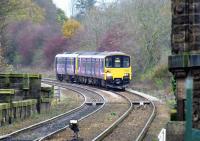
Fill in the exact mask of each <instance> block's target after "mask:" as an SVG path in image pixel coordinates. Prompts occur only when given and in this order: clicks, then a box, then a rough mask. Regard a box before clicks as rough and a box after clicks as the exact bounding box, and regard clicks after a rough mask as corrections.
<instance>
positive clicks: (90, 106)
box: [0, 80, 105, 141]
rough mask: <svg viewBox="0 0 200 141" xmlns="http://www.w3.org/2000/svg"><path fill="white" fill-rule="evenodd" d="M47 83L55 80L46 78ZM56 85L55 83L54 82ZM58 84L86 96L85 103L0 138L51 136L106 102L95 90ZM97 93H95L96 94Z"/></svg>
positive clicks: (5, 139) (93, 111)
mask: <svg viewBox="0 0 200 141" xmlns="http://www.w3.org/2000/svg"><path fill="white" fill-rule="evenodd" d="M44 81H45V83H48V84H54V82H53V81H50V80H44ZM54 85H55V84H54ZM56 85H57V86H59V87H62V88H67V89H70V90H73V91H75V92H77V93H79V94H80V95H82V96H83V97H84V99H85V100H84V103H83V104H82V105H81V106H79V107H77V108H75V109H73V110H71V111H69V112H67V113H64V114H61V115H59V116H56V117H54V118H51V119H49V120H46V121H43V122H40V123H38V124H35V125H32V126H29V127H27V128H24V129H21V130H18V131H16V132H13V133H10V134H7V135H4V136H1V137H0V140H3V141H8V140H35V141H36V140H41V139H45V138H47V137H48V136H51V135H53V134H55V133H57V132H60V131H61V130H64V129H65V128H66V127H68V124H69V121H70V120H71V119H80V120H81V119H84V118H86V117H88V116H89V115H91V114H93V113H95V112H97V111H98V110H100V109H101V108H102V107H103V106H104V104H105V99H104V97H103V96H101V95H99V94H97V93H95V92H94V91H91V90H88V89H83V88H79V87H77V86H73V85H71V84H60V83H56ZM94 93H95V94H94Z"/></svg>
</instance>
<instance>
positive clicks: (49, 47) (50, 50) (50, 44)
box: [43, 36, 68, 66]
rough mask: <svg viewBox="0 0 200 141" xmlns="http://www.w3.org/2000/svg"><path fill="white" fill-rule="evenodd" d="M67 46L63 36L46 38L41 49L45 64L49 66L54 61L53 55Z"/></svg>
mask: <svg viewBox="0 0 200 141" xmlns="http://www.w3.org/2000/svg"><path fill="white" fill-rule="evenodd" d="M67 47H68V42H67V39H66V38H64V37H63V36H56V37H53V38H50V39H48V40H47V42H46V43H45V47H44V49H43V52H44V59H45V60H46V65H47V66H51V65H52V64H53V62H54V57H55V56H56V54H58V53H63V52H64V51H67Z"/></svg>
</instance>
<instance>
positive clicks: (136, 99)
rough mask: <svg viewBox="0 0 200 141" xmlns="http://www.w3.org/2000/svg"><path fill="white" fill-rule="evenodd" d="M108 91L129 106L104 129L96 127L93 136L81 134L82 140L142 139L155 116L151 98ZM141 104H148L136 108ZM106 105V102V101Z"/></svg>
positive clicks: (92, 88)
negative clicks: (122, 99)
mask: <svg viewBox="0 0 200 141" xmlns="http://www.w3.org/2000/svg"><path fill="white" fill-rule="evenodd" d="M86 87H88V86H86ZM89 88H90V89H91V90H94V91H99V93H102V91H101V90H99V89H96V88H94V87H89ZM109 93H115V94H116V95H118V96H121V97H123V98H124V99H126V101H127V102H128V105H129V107H128V108H127V110H126V111H125V112H124V113H123V114H121V116H120V117H119V118H118V119H116V120H115V122H113V123H112V124H110V126H109V127H107V128H106V129H105V128H104V130H101V129H98V130H101V132H100V133H98V134H96V135H95V136H94V135H88V136H89V137H88V136H86V135H85V134H82V135H81V137H83V139H84V140H93V141H99V140H122V141H123V140H137V141H138V140H142V139H143V137H144V136H145V134H146V132H147V130H148V128H149V126H150V123H151V121H152V120H153V119H154V117H155V105H154V103H153V102H152V101H151V100H149V99H147V98H144V97H143V96H140V95H136V94H130V93H129V92H120V93H116V92H109ZM143 104H148V106H146V108H143V109H142V110H141V108H138V107H142V105H143ZM106 105H108V103H106ZM143 106H144V105H143ZM105 107H106V106H105ZM101 112H103V110H101ZM141 114H142V115H141ZM95 115H96V114H95ZM95 115H93V116H95ZM103 117H104V116H103V115H102V114H101V118H103ZM138 117H139V118H138ZM141 117H142V118H141ZM94 119H96V120H97V121H98V117H97V116H96V117H94ZM132 119H134V121H132ZM86 120H87V119H86ZM97 121H96V122H97ZM123 121H124V122H123ZM130 121H131V122H130ZM100 122H101V121H100ZM127 122H128V123H129V124H130V125H127V124H126V123H127ZM82 125H83V126H84V124H82ZM127 129H128V131H127ZM87 132H90V131H89V130H87ZM91 132H92V134H95V133H94V129H92V127H91ZM128 132H130V133H128ZM84 133H85V132H84ZM120 133H122V134H120ZM64 135H66V133H64ZM61 136H62V135H61ZM122 137H123V138H122ZM49 140H51V139H49ZM52 140H59V137H58V136H57V137H56V136H52Z"/></svg>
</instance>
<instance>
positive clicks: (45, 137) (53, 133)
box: [34, 80, 105, 141]
mask: <svg viewBox="0 0 200 141" xmlns="http://www.w3.org/2000/svg"><path fill="white" fill-rule="evenodd" d="M44 81H46V80H44ZM48 81H49V80H48ZM50 81H51V80H50ZM53 81H54V80H53ZM56 83H57V84H58V83H59V82H56ZM62 85H64V84H62ZM66 85H67V84H66ZM73 87H77V88H82V89H85V90H87V91H90V92H92V93H96V94H97V95H99V96H100V97H102V99H103V105H102V106H101V107H100V108H98V109H97V110H95V111H93V112H92V113H90V114H88V115H86V116H84V117H82V118H81V119H78V121H81V120H83V119H85V118H87V117H89V116H91V115H93V114H94V113H96V112H98V111H99V110H101V109H102V108H103V107H104V106H105V98H104V96H103V95H100V94H99V93H97V92H95V91H92V90H89V89H87V88H84V87H78V86H74V85H73ZM68 127H69V125H67V126H65V127H63V128H61V129H58V130H56V131H54V132H52V133H50V134H48V135H46V136H44V137H42V138H38V139H36V140H34V141H38V140H39V141H42V140H45V139H48V138H50V137H52V136H53V135H55V134H57V133H59V132H62V131H64V130H65V129H66V128H68Z"/></svg>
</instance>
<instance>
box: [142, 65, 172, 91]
mask: <svg viewBox="0 0 200 141" xmlns="http://www.w3.org/2000/svg"><path fill="white" fill-rule="evenodd" d="M170 77H171V74H170V72H169V71H168V66H167V64H159V65H157V66H155V67H153V68H150V69H148V70H147V71H146V72H145V73H144V74H141V75H140V79H141V80H142V81H151V82H152V84H153V86H155V88H157V89H164V88H165V86H166V85H169V84H170Z"/></svg>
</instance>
